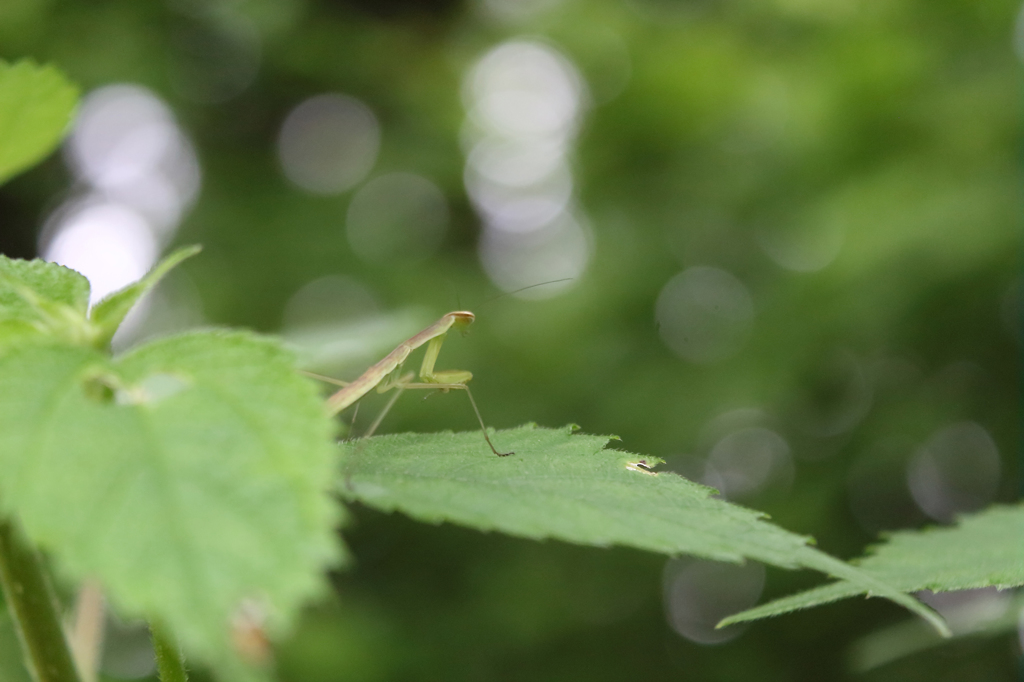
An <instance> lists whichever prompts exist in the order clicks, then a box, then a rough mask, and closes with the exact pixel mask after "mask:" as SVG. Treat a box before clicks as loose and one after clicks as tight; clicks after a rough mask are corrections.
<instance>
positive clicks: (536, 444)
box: [338, 426, 946, 632]
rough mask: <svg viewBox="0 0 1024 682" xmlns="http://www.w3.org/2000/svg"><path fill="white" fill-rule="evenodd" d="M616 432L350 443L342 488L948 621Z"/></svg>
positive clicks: (369, 501)
mask: <svg viewBox="0 0 1024 682" xmlns="http://www.w3.org/2000/svg"><path fill="white" fill-rule="evenodd" d="M609 440H610V438H609V437H607V436H592V435H586V434H574V433H573V432H572V429H571V428H564V429H543V428H538V427H535V426H524V427H520V428H518V429H512V430H508V431H499V432H497V433H496V434H495V435H494V442H495V445H496V446H497V447H498V449H499V450H502V449H503V450H509V449H511V450H514V451H515V455H514V456H511V457H495V456H494V455H492V454H491V453H490V451H489V450H488V448H487V446H486V444H485V443H484V441H483V438H482V437H481V434H480V433H479V432H468V433H459V434H453V433H437V434H429V435H423V434H421V435H414V434H399V435H390V436H379V437H376V438H370V439H366V440H362V441H354V442H350V443H346V444H343V445H342V446H341V447H342V451H343V467H342V470H343V475H342V480H341V481H340V483H339V486H338V489H339V492H340V493H341V494H342V495H343V496H345V497H346V498H348V499H350V500H358V501H359V502H362V503H363V504H366V505H367V506H371V507H374V508H376V509H381V510H384V511H392V510H398V511H401V512H403V513H405V514H408V515H409V516H411V517H413V518H416V519H420V520H423V521H428V522H434V523H437V522H441V521H450V522H453V523H458V524H461V525H465V526H470V527H472V528H477V529H479V530H497V531H501V532H504V533H509V534H511V535H517V536H520V537H526V538H532V539H536V540H540V539H544V538H553V539H558V540H564V541H566V542H574V543H578V544H587V545H596V546H599V547H606V546H609V545H626V546H630V547H636V548H639V549H645V550H650V551H654V552H661V553H665V554H670V555H675V554H692V555H695V556H700V557H704V558H707V559H714V560H718V561H731V562H741V561H743V560H745V559H756V560H758V561H763V562H765V563H768V564H772V565H775V566H780V567H782V568H790V569H791V568H801V567H802V568H812V569H815V570H818V571H823V572H825V573H828V574H829V575H833V576H837V577H844V578H848V579H850V580H854V581H857V582H858V583H859V584H861V585H863V586H864V588H865V590H871V591H873V592H875V593H877V594H880V595H883V596H886V597H887V598H890V599H892V600H893V601H896V602H898V603H900V604H902V605H903V606H905V607H907V608H909V609H911V610H913V611H915V612H916V613H918V614H919V615H921V616H923V617H925V618H926V619H928V620H929V622H931V623H932V624H933V626H935V627H936V629H939V630H941V631H943V632H945V631H946V630H945V626H944V624H942V622H941V619H939V618H938V616H937V615H936V614H935V613H934V612H932V611H931V610H930V609H928V608H927V607H925V606H924V605H922V604H921V603H920V602H918V601H917V600H915V599H913V598H911V597H909V596H907V595H904V594H902V593H900V592H898V591H895V590H893V589H892V588H890V587H888V586H887V585H885V584H883V583H879V582H878V581H877V580H874V579H873V578H871V577H870V576H866V575H864V574H862V573H861V572H860V571H858V570H857V569H856V568H854V567H852V566H850V565H848V564H846V563H844V562H842V561H839V560H838V559H835V558H833V557H831V556H829V555H827V554H825V553H824V552H820V551H818V550H816V549H814V548H813V547H810V546H808V544H807V543H808V541H809V540H810V538H808V537H806V536H802V535H797V534H795V533H791V532H789V531H787V530H785V529H783V528H780V527H778V526H776V525H774V524H771V523H769V522H767V521H766V520H765V515H764V514H762V513H760V512H756V511H753V510H750V509H746V508H744V507H740V506H737V505H734V504H730V503H728V502H725V501H723V500H720V499H716V498H714V497H712V494H713V493H714V491H713V490H712V489H711V488H708V487H706V486H703V485H699V484H697V483H693V482H692V481H689V480H687V479H685V478H683V477H681V476H678V475H676V474H674V473H671V472H661V473H654V471H653V470H652V469H653V467H654V466H655V465H656V464H658V463H659V462H660V461H661V460H659V459H657V458H653V457H641V456H638V455H634V454H631V453H628V452H622V451H617V450H610V449H607V448H606V447H605V446H606V445H607V444H608V442H609Z"/></svg>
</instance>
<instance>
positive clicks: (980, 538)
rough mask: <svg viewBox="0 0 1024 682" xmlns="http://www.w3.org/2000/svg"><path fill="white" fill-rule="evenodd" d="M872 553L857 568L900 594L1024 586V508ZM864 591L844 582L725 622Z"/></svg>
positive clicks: (903, 537)
mask: <svg viewBox="0 0 1024 682" xmlns="http://www.w3.org/2000/svg"><path fill="white" fill-rule="evenodd" d="M869 552H870V554H869V555H868V556H866V557H864V558H863V559H861V560H859V561H856V562H855V563H856V565H857V566H858V567H859V568H860V569H861V570H862V571H863V572H864V573H867V574H868V575H871V576H872V577H874V578H875V579H876V580H878V581H881V582H883V583H885V584H886V585H890V586H892V588H893V589H897V590H899V591H901V592H918V591H920V590H932V591H933V592H948V591H951V590H967V589H973V588H978V587H997V588H999V589H1006V588H1009V587H1017V586H1019V585H1024V504H1018V505H1016V506H994V507H990V508H989V509H986V510H985V511H983V512H980V513H978V514H974V515H970V516H963V517H961V518H960V520H959V523H958V524H957V525H956V526H953V527H930V528H926V529H924V530H920V531H917V530H914V531H899V532H897V533H892V534H890V535H888V536H887V538H886V542H885V544H882V545H876V546H874V547H871V548H870V549H869ZM866 592H868V590H866V589H864V586H863V585H858V584H856V583H853V582H851V581H846V580H843V581H839V582H836V583H831V584H829V585H823V586H821V587H817V588H814V589H811V590H807V591H805V592H800V593H798V594H795V595H792V596H789V597H784V598H782V599H777V600H775V601H773V602H769V603H767V604H762V605H761V606H758V607H756V608H753V609H750V610H748V611H744V612H742V613H738V614H736V615H734V616H730V617H729V618H727V619H726V620H725V621H724V622H725V623H727V624H728V623H739V622H742V621H748V620H757V619H759V618H767V617H769V616H777V615H780V614H783V613H789V612H790V611H796V610H797V609H806V608H810V607H812V606H818V605H819V604H827V603H829V602H834V601H838V600H840V599H846V598H848V597H854V596H857V595H859V594H865V593H866Z"/></svg>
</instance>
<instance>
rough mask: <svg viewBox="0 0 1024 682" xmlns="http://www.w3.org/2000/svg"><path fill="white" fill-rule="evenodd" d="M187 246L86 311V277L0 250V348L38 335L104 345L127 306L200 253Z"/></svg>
mask: <svg viewBox="0 0 1024 682" xmlns="http://www.w3.org/2000/svg"><path fill="white" fill-rule="evenodd" d="M199 251H200V248H199V247H198V246H186V247H183V248H181V249H178V250H177V251H175V252H174V253H172V254H171V255H169V256H168V257H167V258H165V259H163V261H161V262H160V263H159V264H157V266H156V267H154V268H153V269H152V270H151V271H150V272H149V273H148V274H147V275H146V276H145V277H143V278H142V279H140V280H139V281H138V282H135V283H133V284H129V285H128V286H126V287H125V288H123V289H121V290H120V291H115V292H114V293H112V294H110V295H109V296H107V297H106V298H104V299H103V300H102V301H100V302H99V303H97V304H96V305H95V306H94V307H93V309H92V310H91V311H89V281H88V280H87V279H86V278H85V277H83V276H82V275H81V274H79V273H77V272H75V271H74V270H71V269H69V268H65V267H62V266H59V265H56V264H54V263H46V262H43V261H23V260H12V259H10V258H7V257H5V256H2V255H0V348H3V346H5V345H14V344H16V343H19V342H21V341H24V340H27V339H31V338H37V339H39V340H45V341H47V342H51V341H55V340H56V341H60V342H62V343H68V344H71V345H87V346H92V347H94V348H98V349H101V350H102V349H105V348H106V347H107V345H108V344H109V343H110V339H111V338H112V337H113V336H114V332H116V331H117V328H118V326H120V324H121V322H122V321H123V320H124V316H125V315H127V314H128V311H129V310H131V308H132V306H133V305H135V303H136V302H137V301H138V300H139V298H141V297H142V295H143V294H145V293H146V292H147V291H149V290H151V289H152V288H153V287H155V286H156V285H157V284H158V283H159V282H160V280H161V279H162V278H163V276H164V275H166V274H167V273H168V272H169V271H170V270H171V269H172V268H174V267H175V266H176V265H178V264H179V263H181V262H182V261H183V260H185V259H186V258H190V257H191V256H194V255H195V254H197V253H199Z"/></svg>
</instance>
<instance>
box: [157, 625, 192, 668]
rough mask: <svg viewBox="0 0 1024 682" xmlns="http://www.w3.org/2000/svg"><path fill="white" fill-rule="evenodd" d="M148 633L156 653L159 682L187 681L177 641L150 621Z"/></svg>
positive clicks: (183, 660) (183, 661)
mask: <svg viewBox="0 0 1024 682" xmlns="http://www.w3.org/2000/svg"><path fill="white" fill-rule="evenodd" d="M149 633H150V635H151V636H152V637H153V652H154V653H156V669H157V672H159V673H160V682H188V674H187V673H186V672H185V659H184V658H182V655H181V650H180V649H179V648H178V643H177V642H175V641H174V638H173V637H172V636H171V635H170V633H168V632H167V630H165V629H164V628H161V627H159V626H158V625H156V623H153V622H150V624H149Z"/></svg>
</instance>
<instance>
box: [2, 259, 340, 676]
mask: <svg viewBox="0 0 1024 682" xmlns="http://www.w3.org/2000/svg"><path fill="white" fill-rule="evenodd" d="M194 252H195V249H183V250H181V251H178V252H177V253H175V254H173V255H172V256H170V257H169V258H168V259H166V260H165V261H164V263H162V264H161V265H159V266H157V267H156V268H155V269H154V271H153V273H151V274H150V275H149V276H148V277H147V278H146V279H144V280H142V281H141V282H139V283H137V284H136V285H132V286H131V287H128V288H127V289H125V290H123V291H121V292H119V293H116V294H114V295H113V296H112V297H111V298H109V299H107V301H108V303H107V304H106V306H105V307H103V308H100V307H99V306H97V308H99V309H100V310H101V312H102V313H103V315H102V317H103V319H102V322H101V323H100V324H99V325H96V326H95V327H93V328H94V329H100V330H110V329H111V328H112V327H115V326H116V324H117V322H119V321H120V319H121V317H123V315H124V313H125V312H126V311H127V309H128V308H129V307H130V303H131V301H132V300H134V299H136V298H137V297H138V296H139V295H141V294H142V293H143V292H144V291H145V290H146V289H147V288H149V287H151V286H152V285H153V284H154V283H155V282H156V280H157V279H158V277H159V276H160V275H161V274H163V273H164V272H166V271H167V270H168V269H169V268H170V267H171V266H172V265H174V264H175V263H177V262H180V261H181V260H182V259H184V258H185V257H187V256H188V255H191V253H194ZM5 266H6V268H7V271H8V272H14V273H17V274H19V275H20V277H19V279H18V282H19V284H18V286H17V287H16V289H17V291H18V292H19V293H20V295H19V296H15V297H9V300H12V301H14V302H13V303H12V304H10V305H9V306H8V309H9V310H13V311H14V313H15V314H17V315H20V319H29V320H33V317H32V316H33V315H36V316H37V318H38V319H35V320H34V321H36V322H38V320H39V319H42V320H48V319H49V318H47V317H46V314H47V311H48V310H49V309H51V308H53V307H54V306H63V308H61V309H62V310H67V311H71V312H75V313H77V314H78V315H79V317H78V323H79V324H84V323H85V320H84V318H83V317H81V315H82V313H83V312H84V304H83V301H84V300H86V298H87V291H86V290H83V289H82V288H81V287H80V286H77V282H78V281H79V280H78V279H76V277H77V275H74V274H73V273H72V274H68V273H69V271H67V270H66V269H64V268H60V267H59V266H56V265H52V264H48V263H46V264H44V263H38V262H36V263H31V264H25V263H21V262H18V261H6V262H5ZM26 273H27V274H26ZM30 284H35V285H37V288H38V290H37V289H29V288H28V287H29V285H30ZM17 301H22V302H25V304H24V305H19V304H18V303H17ZM41 302H42V303H41ZM44 304H45V305H44ZM101 305H102V304H101ZM69 314H70V313H69ZM37 328H39V331H38V332H37V335H38V336H39V337H40V338H36V339H35V342H34V343H31V344H29V343H13V342H12V343H9V344H8V345H7V346H6V347H5V348H3V349H2V350H0V470H2V471H3V476H2V477H0V501H2V504H3V506H4V509H5V510H6V511H7V512H8V513H11V512H13V513H14V514H16V515H17V517H18V518H19V519H20V520H21V522H22V523H23V525H24V527H25V529H26V532H27V533H28V535H29V536H30V537H31V539H32V540H34V541H35V542H37V543H38V544H39V545H40V546H42V547H43V548H45V549H46V550H48V551H49V552H50V553H51V555H52V556H53V557H54V558H55V559H57V561H58V564H59V566H61V567H62V568H63V569H64V570H66V571H68V572H69V573H71V574H72V575H74V576H95V577H97V578H98V579H99V580H100V581H101V582H102V583H103V585H104V588H105V590H106V592H107V594H108V596H109V598H110V599H111V601H112V602H113V603H114V604H115V605H117V606H118V607H119V609H120V610H121V611H122V612H124V613H128V614H137V615H142V616H145V617H148V618H155V619H157V620H159V621H160V622H163V623H166V624H167V626H168V627H169V628H171V629H172V630H173V632H174V634H175V636H176V637H177V638H178V639H179V640H180V641H181V642H182V645H183V646H184V648H185V650H186V651H187V652H190V653H191V654H192V655H193V656H195V657H196V658H198V659H200V660H207V661H211V662H214V663H217V664H219V665H220V666H222V667H223V666H231V665H233V661H234V660H235V658H236V657H237V652H236V651H235V649H234V648H233V646H232V642H231V623H232V619H233V618H237V617H239V616H240V615H241V614H243V613H246V614H249V615H250V616H252V613H253V612H254V613H255V614H256V616H255V617H256V618H257V622H256V623H254V626H255V627H261V628H265V629H266V630H267V631H269V632H270V633H277V632H280V631H281V630H282V629H283V628H285V627H287V626H288V624H289V622H290V620H291V618H292V617H293V615H294V613H295V610H296V608H297V607H298V606H299V605H300V604H301V603H302V602H303V601H304V600H305V599H307V598H308V597H310V596H311V595H312V594H314V593H315V592H317V591H318V590H319V589H320V587H321V581H322V578H321V574H322V570H323V568H324V567H325V566H326V565H328V564H331V563H337V562H338V560H339V559H340V558H341V555H340V554H339V549H338V546H337V542H336V540H335V539H334V536H333V529H334V527H335V526H336V525H337V523H338V521H339V511H338V509H337V507H336V505H334V504H333V503H332V502H331V501H330V499H329V498H328V497H327V495H326V491H327V489H328V487H329V485H330V483H331V481H332V480H333V471H334V466H333V462H334V452H333V449H332V447H331V441H330V439H331V435H332V433H333V428H334V427H333V425H332V423H331V422H330V420H329V419H327V417H326V414H325V412H324V409H323V406H322V403H321V401H320V399H319V395H318V394H317V392H316V389H315V387H314V385H313V384H312V382H310V381H308V380H306V379H304V378H302V377H301V376H299V375H298V374H297V373H296V372H295V371H294V358H293V356H292V355H291V354H290V353H288V352H286V351H284V350H283V349H282V348H281V347H280V346H279V344H278V343H276V342H275V341H272V340H269V339H266V338H261V337H258V336H256V335H253V334H250V333H244V332H225V331H206V332H192V333H187V334H182V335H179V336H175V337H170V338H165V339H162V340H158V341H155V342H152V343H149V344H146V345H144V346H141V347H138V348H136V349H134V350H132V351H131V352H129V353H127V354H126V355H124V356H122V357H119V358H110V357H109V356H108V355H107V354H106V353H103V352H101V351H99V350H97V349H96V348H95V347H94V346H93V343H92V342H94V341H95V339H96V338H97V337H96V334H93V335H91V337H90V338H89V339H88V340H89V341H90V343H78V344H74V343H69V342H68V337H67V336H66V335H64V336H61V335H56V334H54V335H52V336H51V337H49V338H46V339H45V341H44V340H42V331H44V330H45V325H41V326H38V325H37ZM102 333H104V334H105V333H106V332H102ZM22 340H24V339H22ZM264 619H265V620H264Z"/></svg>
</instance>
